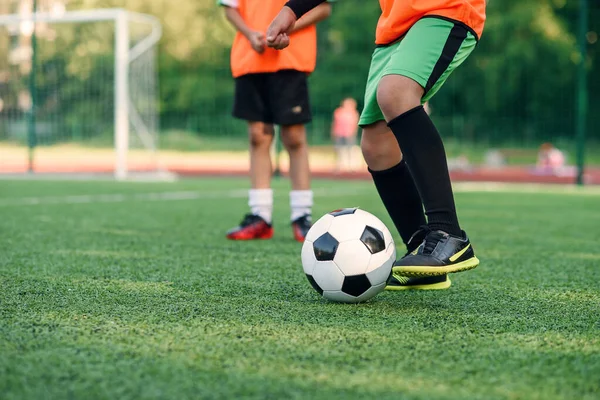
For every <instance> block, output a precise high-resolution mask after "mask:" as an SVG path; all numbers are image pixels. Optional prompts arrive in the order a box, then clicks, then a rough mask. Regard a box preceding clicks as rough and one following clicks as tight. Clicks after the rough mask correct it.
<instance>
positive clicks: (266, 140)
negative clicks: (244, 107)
mask: <svg viewBox="0 0 600 400" xmlns="http://www.w3.org/2000/svg"><path fill="white" fill-rule="evenodd" d="M248 136H249V139H250V147H252V148H255V149H256V148H269V147H270V146H271V142H272V141H273V125H271V124H265V123H262V122H251V123H250V124H249V126H248Z"/></svg>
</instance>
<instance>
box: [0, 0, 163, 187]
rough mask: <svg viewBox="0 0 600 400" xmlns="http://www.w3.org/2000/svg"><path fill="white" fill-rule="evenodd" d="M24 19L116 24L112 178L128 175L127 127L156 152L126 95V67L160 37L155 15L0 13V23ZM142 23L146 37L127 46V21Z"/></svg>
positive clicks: (113, 11)
mask: <svg viewBox="0 0 600 400" xmlns="http://www.w3.org/2000/svg"><path fill="white" fill-rule="evenodd" d="M25 21H32V22H33V23H34V24H35V23H36V22H47V23H73V22H102V21H112V22H114V24H115V65H114V69H115V81H114V107H115V109H114V148H115V170H114V174H115V178H116V179H117V180H124V179H127V178H128V175H129V171H128V162H127V155H128V152H129V135H130V132H129V127H130V124H131V125H132V126H134V127H135V129H136V133H137V134H138V136H139V138H140V140H141V141H142V143H143V144H144V146H145V147H146V148H148V149H149V150H151V151H153V152H156V150H157V149H156V143H155V141H154V140H153V138H152V137H151V134H150V133H149V130H148V127H147V126H145V124H144V122H143V121H142V119H141V118H140V117H139V115H138V114H137V112H136V110H135V108H134V107H131V99H130V96H129V67H130V65H131V63H132V62H133V61H135V60H136V59H137V58H138V57H140V56H141V55H142V54H144V52H146V51H148V50H149V49H151V48H152V47H153V46H155V45H156V44H157V43H158V41H159V40H160V38H161V37H162V26H161V23H160V21H159V20H158V18H156V17H154V16H151V15H147V14H141V13H136V12H130V11H127V10H125V9H121V8H108V9H91V10H83V11H66V12H64V13H61V14H59V15H57V14H55V13H48V12H37V13H31V14H29V15H22V14H6V15H0V25H9V24H12V23H20V22H25ZM130 22H135V23H143V24H148V25H149V26H150V27H151V32H150V34H149V35H148V36H146V37H145V38H143V39H142V40H140V41H139V42H137V43H136V45H135V46H133V47H132V48H129V43H130V34H129V23H130Z"/></svg>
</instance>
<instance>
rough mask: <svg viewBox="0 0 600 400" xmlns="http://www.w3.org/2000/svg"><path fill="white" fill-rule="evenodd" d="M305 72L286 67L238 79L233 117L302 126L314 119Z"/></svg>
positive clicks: (236, 81) (236, 80)
mask: <svg viewBox="0 0 600 400" xmlns="http://www.w3.org/2000/svg"><path fill="white" fill-rule="evenodd" d="M307 81H308V76H307V74H306V73H305V72H300V71H295V70H283V71H277V72H271V73H261V74H248V75H243V76H240V77H239V78H236V79H235V99H234V104H233V116H234V117H236V118H240V119H244V120H246V121H256V122H265V123H269V124H276V125H284V126H286V125H300V124H306V123H308V122H310V121H311V119H312V115H311V112H310V102H309V100H308V82H307Z"/></svg>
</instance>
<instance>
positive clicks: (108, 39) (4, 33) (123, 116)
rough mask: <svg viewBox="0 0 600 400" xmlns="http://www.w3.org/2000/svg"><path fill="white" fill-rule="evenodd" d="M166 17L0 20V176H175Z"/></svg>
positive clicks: (84, 14)
mask: <svg viewBox="0 0 600 400" xmlns="http://www.w3.org/2000/svg"><path fill="white" fill-rule="evenodd" d="M160 36H161V27H160V23H159V22H158V20H157V19H156V18H154V17H152V16H149V15H144V14H138V13H132V12H128V11H125V10H122V9H103V10H89V11H73V12H65V11H64V10H58V11H56V10H54V11H53V12H38V13H35V14H32V13H31V12H29V13H27V12H21V13H19V14H8V15H0V173H2V172H12V173H15V172H17V173H18V172H25V171H30V172H74V173H81V172H84V173H107V172H110V173H113V174H114V176H115V177H116V178H117V179H126V178H130V177H132V176H134V175H136V174H138V175H139V173H144V174H143V175H144V176H157V177H160V176H168V175H169V174H168V173H166V172H165V171H163V170H162V168H161V167H160V164H159V159H158V152H157V149H158V76H157V68H156V62H157V60H156V56H157V43H158V41H159V39H160Z"/></svg>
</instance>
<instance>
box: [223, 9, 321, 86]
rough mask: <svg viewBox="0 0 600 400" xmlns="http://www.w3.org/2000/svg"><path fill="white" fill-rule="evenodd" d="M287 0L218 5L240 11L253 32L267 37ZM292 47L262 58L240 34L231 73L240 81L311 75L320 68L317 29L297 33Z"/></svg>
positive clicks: (268, 50)
mask: <svg viewBox="0 0 600 400" xmlns="http://www.w3.org/2000/svg"><path fill="white" fill-rule="evenodd" d="M286 1H287V0H218V4H220V5H223V6H228V7H234V8H237V10H238V11H239V13H240V15H241V16H242V18H243V19H244V21H245V22H246V24H247V25H248V27H250V29H252V30H255V31H258V32H262V33H263V34H264V33H266V31H267V28H268V27H269V24H270V23H271V21H272V20H273V18H275V16H276V15H277V14H278V13H279V11H280V10H281V8H282V7H283V6H284V5H285V3H286ZM290 39H292V40H291V41H290V42H291V44H290V46H289V47H288V48H286V49H285V50H282V51H278V50H274V49H271V48H267V49H265V51H264V52H263V53H262V54H259V53H257V52H256V51H254V50H253V49H252V46H251V45H250V42H249V41H248V39H247V38H246V37H244V35H242V34H241V33H240V32H238V33H237V34H236V36H235V39H234V41H233V46H232V48H231V72H232V75H233V76H234V77H235V78H237V77H239V76H242V75H246V74H255V73H268V72H277V71H281V70H286V69H293V70H296V71H301V72H306V73H311V72H313V71H314V70H315V66H316V64H317V29H316V27H315V26H314V25H313V26H310V27H308V28H305V29H302V30H301V31H298V32H294V33H293V34H292V35H291V36H290Z"/></svg>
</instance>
